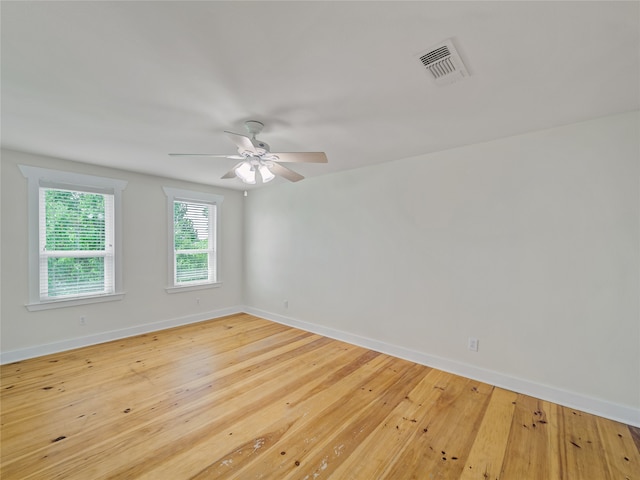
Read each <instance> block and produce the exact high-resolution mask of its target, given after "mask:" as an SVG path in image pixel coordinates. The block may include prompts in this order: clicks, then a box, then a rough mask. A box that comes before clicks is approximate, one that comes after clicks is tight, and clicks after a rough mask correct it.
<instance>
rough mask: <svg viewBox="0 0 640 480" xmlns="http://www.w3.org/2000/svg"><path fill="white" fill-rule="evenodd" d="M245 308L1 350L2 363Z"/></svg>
mask: <svg viewBox="0 0 640 480" xmlns="http://www.w3.org/2000/svg"><path fill="white" fill-rule="evenodd" d="M245 310H246V309H245V308H244V307H242V306H235V307H229V308H221V309H218V310H213V311H209V312H203V313H198V314H196V315H188V316H186V317H178V318H172V319H168V320H161V321H159V322H152V323H145V324H143V325H136V326H133V327H127V328H123V329H119V330H112V331H109V332H102V333H96V334H94V335H87V336H84V337H78V338H72V339H69V340H62V341H60V342H53V343H48V344H45V345H37V346H35V347H27V348H22V349H18V350H11V351H8V352H1V353H0V364H5V363H12V362H18V361H20V360H26V359H28V358H35V357H41V356H42V355H49V354H52V353H60V352H64V351H67V350H73V349H75V348H81V347H88V346H89V345H96V344H99V343H104V342H110V341H112V340H119V339H121V338H126V337H133V336H135V335H141V334H144V333H151V332H157V331H158V330H166V329H167V328H173V327H179V326H181V325H188V324H190V323H197V322H203V321H205V320H210V319H212V318H219V317H224V316H227V315H233V314H235V313H242V312H244V311H245Z"/></svg>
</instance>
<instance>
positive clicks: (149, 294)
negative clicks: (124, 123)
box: [0, 150, 244, 362]
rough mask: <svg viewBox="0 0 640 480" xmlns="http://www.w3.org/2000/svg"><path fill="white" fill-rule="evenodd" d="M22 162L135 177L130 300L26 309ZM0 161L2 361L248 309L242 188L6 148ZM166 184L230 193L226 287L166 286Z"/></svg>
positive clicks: (126, 266) (128, 248) (127, 257)
mask: <svg viewBox="0 0 640 480" xmlns="http://www.w3.org/2000/svg"><path fill="white" fill-rule="evenodd" d="M18 164H25V165H34V166H40V167H46V168H52V169H58V170H65V171H73V172H77V173H86V174H91V175H102V176H106V177H111V178H117V179H122V180H127V181H128V185H127V188H126V189H125V190H124V192H123V196H122V203H123V224H122V228H123V256H124V258H123V260H124V263H123V279H124V290H125V292H126V295H125V298H124V300H121V301H116V302H108V303H98V304H92V305H84V306H76V307H68V308H59V309H54V310H45V311H37V312H29V311H27V309H26V308H25V304H26V303H28V291H27V265H28V251H27V179H26V178H25V177H24V176H23V175H22V173H21V172H20V170H19V169H18V166H17V165H18ZM1 166H2V168H1V171H2V174H1V177H0V178H1V182H2V183H1V186H2V191H1V198H2V201H1V205H2V240H1V247H2V260H1V264H2V279H1V283H0V284H1V286H2V296H1V298H2V305H1V308H0V314H1V317H0V318H1V322H2V323H1V327H2V329H1V334H2V342H1V350H2V360H3V362H6V361H12V360H16V359H20V358H24V357H25V356H33V355H37V354H43V353H50V352H53V351H59V350H63V349H67V348H71V347H75V346H80V345H84V344H87V343H96V342H101V341H105V340H109V339H111V338H118V337H122V336H126V335H131V334H135V333H140V332H145V331H153V330H157V329H159V328H164V327H168V326H173V325H177V324H181V323H186V322H193V321H197V320H204V319H207V318H211V316H217V315H222V314H225V313H232V312H236V311H241V310H242V308H241V305H242V288H243V285H242V270H243V251H242V247H243V222H242V217H243V212H244V205H243V203H244V198H243V197H242V194H241V192H238V191H234V190H228V189H219V188H213V187H210V186H205V185H197V184H191V183H187V182H181V181H176V180H170V179H166V178H160V177H152V176H148V175H140V174H136V173H132V172H128V171H122V170H115V169H109V168H102V167H96V166H92V165H86V164H80V163H75V162H70V161H65V160H60V159H54V158H48V157H42V156H37V155H28V154H24V153H18V152H13V151H8V150H3V151H2V160H1ZM163 186H171V187H177V188H185V189H192V190H197V191H203V192H209V193H216V194H221V195H223V196H224V203H223V205H222V216H221V221H222V225H221V229H222V238H221V245H220V248H221V253H222V257H221V266H220V267H221V272H220V276H221V280H222V282H223V285H222V286H221V287H220V288H213V289H207V290H199V291H191V292H180V293H174V294H168V293H167V292H166V291H165V287H167V283H168V259H169V257H168V248H169V247H168V233H167V231H168V218H167V216H168V215H167V203H166V202H167V197H166V196H165V194H164V192H163V190H162V187H163ZM197 298H199V299H200V302H199V303H198V302H197V301H196V299H197ZM80 316H84V317H85V318H86V325H85V326H81V325H80V322H79V319H80Z"/></svg>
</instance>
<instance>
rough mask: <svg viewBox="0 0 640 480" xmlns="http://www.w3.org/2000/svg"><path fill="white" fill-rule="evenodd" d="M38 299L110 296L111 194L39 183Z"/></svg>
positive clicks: (112, 283)
mask: <svg viewBox="0 0 640 480" xmlns="http://www.w3.org/2000/svg"><path fill="white" fill-rule="evenodd" d="M39 252H40V253H39V254H40V265H39V272H40V298H41V300H44V299H50V300H51V299H56V298H69V297H82V296H87V295H100V294H109V293H113V292H114V291H115V279H114V264H115V262H114V196H113V195H112V194H104V193H93V192H86V191H79V190H67V189H60V188H47V187H41V188H40V191H39Z"/></svg>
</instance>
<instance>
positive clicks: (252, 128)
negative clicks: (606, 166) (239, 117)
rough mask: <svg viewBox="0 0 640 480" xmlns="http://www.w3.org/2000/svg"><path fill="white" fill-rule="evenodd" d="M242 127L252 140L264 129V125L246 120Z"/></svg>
mask: <svg viewBox="0 0 640 480" xmlns="http://www.w3.org/2000/svg"><path fill="white" fill-rule="evenodd" d="M244 127H245V128H246V129H247V131H248V132H249V133H250V134H251V136H252V137H253V138H256V135H258V134H259V133H260V132H261V131H262V129H263V128H264V123H262V122H258V121H257V120H247V121H246V122H244Z"/></svg>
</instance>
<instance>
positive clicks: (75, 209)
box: [45, 189, 105, 251]
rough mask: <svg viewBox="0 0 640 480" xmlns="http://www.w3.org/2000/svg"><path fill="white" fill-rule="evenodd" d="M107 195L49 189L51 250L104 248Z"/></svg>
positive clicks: (48, 213)
mask: <svg viewBox="0 0 640 480" xmlns="http://www.w3.org/2000/svg"><path fill="white" fill-rule="evenodd" d="M104 197H105V196H104V195H101V194H95V193H84V192H74V191H68V190H54V189H47V190H46V191H45V209H46V244H45V249H46V250H47V251H60V250H104V249H105V199H104Z"/></svg>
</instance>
